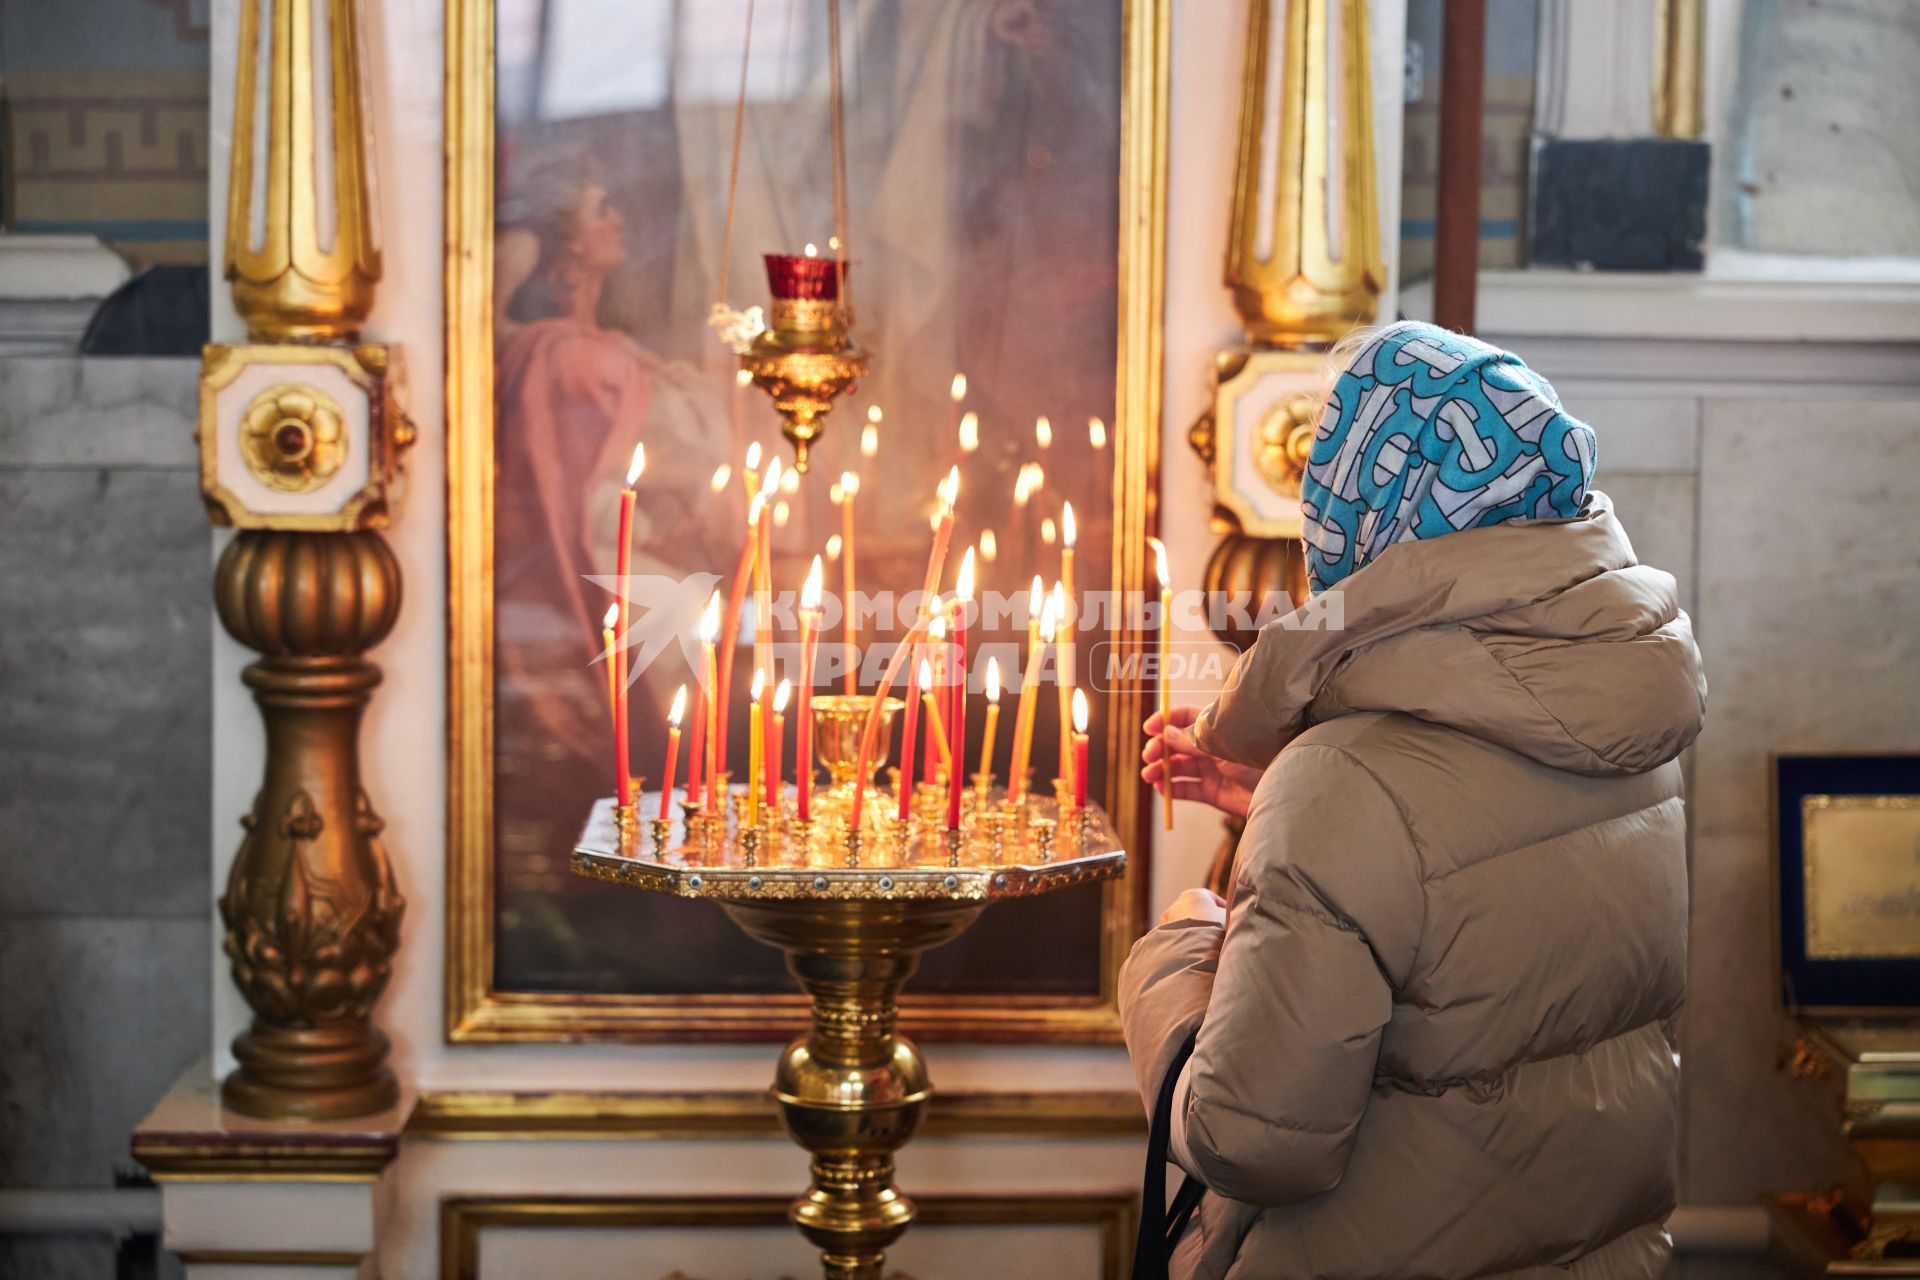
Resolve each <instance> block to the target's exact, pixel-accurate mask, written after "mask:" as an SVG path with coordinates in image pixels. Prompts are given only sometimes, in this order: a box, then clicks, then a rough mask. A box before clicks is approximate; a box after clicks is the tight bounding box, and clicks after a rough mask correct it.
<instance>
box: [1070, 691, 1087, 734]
mask: <svg viewBox="0 0 1920 1280" xmlns="http://www.w3.org/2000/svg"><path fill="white" fill-rule="evenodd" d="M1073 731H1074V732H1075V733H1085V732H1086V731H1087V691H1086V690H1085V689H1075V690H1074V691H1073Z"/></svg>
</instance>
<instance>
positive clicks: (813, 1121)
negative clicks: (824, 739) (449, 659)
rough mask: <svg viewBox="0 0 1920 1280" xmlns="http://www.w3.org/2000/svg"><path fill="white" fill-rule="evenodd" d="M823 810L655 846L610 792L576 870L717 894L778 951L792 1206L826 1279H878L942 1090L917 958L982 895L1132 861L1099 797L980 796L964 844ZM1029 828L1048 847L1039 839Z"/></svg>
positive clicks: (964, 920)
mask: <svg viewBox="0 0 1920 1280" xmlns="http://www.w3.org/2000/svg"><path fill="white" fill-rule="evenodd" d="M876 798H877V797H876ZM654 803H655V805H656V806H657V804H658V800H657V797H656V799H655V801H654ZM642 807H643V808H644V802H643V803H642ZM824 807H826V808H827V809H828V810H829V811H830V812H829V814H828V815H826V816H822V817H819V818H816V820H815V821H813V822H810V823H808V824H806V825H805V826H804V827H801V826H799V824H797V823H792V822H788V821H786V820H785V819H784V818H781V817H777V816H769V818H768V819H767V822H766V825H765V826H763V827H762V828H759V829H754V828H748V829H747V830H746V831H745V832H741V831H739V830H738V829H737V828H735V829H733V830H732V831H731V832H729V831H728V830H727V829H726V827H725V826H724V819H722V820H721V821H720V822H717V823H700V822H698V821H696V823H695V827H694V833H693V836H692V838H691V839H689V838H688V837H687V835H686V831H685V827H684V825H683V824H682V823H679V822H676V823H675V824H674V827H675V830H676V832H677V833H678V836H679V840H678V843H675V844H673V845H672V847H670V848H666V849H656V848H655V845H654V843H653V842H652V841H645V842H643V841H641V840H640V839H638V838H637V835H636V833H635V831H634V824H632V823H631V822H624V823H623V822H621V821H620V820H619V819H618V818H617V816H616V813H615V805H614V803H613V802H612V801H611V800H603V801H602V802H601V803H600V805H599V806H598V807H597V808H596V809H595V811H594V813H593V816H592V818H591V820H590V821H589V823H588V826H587V829H586V831H585V832H584V833H583V834H582V836H581V839H580V846H579V847H578V848H577V849H576V850H575V851H574V855H573V869H574V870H575V871H576V872H577V873H579V874H581V875H585V876H591V877H593V878H595V879H600V880H607V881H611V882H612V883H615V884H623V885H629V886H631V887H633V888H637V889H645V890H648V891H651V892H655V893H671V894H676V895H678V896H680V897H683V898H707V899H710V900H712V901H715V902H718V903H719V904H720V905H721V907H722V908H723V909H724V910H725V911H726V913H727V914H728V916H730V917H731V918H732V919H733V921H734V923H736V924H738V925H739V926H740V927H741V928H742V929H744V930H745V931H746V932H747V934H748V936H750V937H752V938H754V939H755V940H757V941H759V942H763V943H765V944H767V945H768V946H772V947H778V948H780V949H781V950H782V951H784V952H785V953H786V956H787V967H788V968H789V969H790V970H791V971H792V973H793V976H794V978H795V979H796V980H797V981H798V982H799V984H800V987H801V989H802V990H803V991H805V993H806V994H807V995H808V996H809V997H810V998H811V999H812V1002H813V1026H812V1029H811V1030H810V1031H809V1032H808V1033H807V1034H805V1035H803V1036H801V1037H799V1038H798V1039H796V1040H794V1041H793V1043H791V1044H789V1045H788V1046H787V1047H786V1049H785V1050H784V1051H783V1052H782V1053H781V1055H780V1061H779V1065H778V1066H777V1068H776V1069H775V1071H774V1083H773V1094H774V1098H775V1099H776V1101H777V1102H778V1103H779V1105H780V1111H781V1115H782V1118H783V1120H784V1122H785V1125H786V1129H787V1132H788V1134H789V1135H791V1136H792V1138H793V1140H794V1141H795V1142H796V1143H798V1144H799V1145H800V1146H801V1147H804V1148H805V1149H806V1150H807V1151H808V1152H809V1153H811V1155H812V1157H813V1164H812V1169H813V1179H812V1186H811V1187H810V1189H809V1190H808V1191H807V1192H806V1194H805V1195H803V1196H801V1197H800V1198H799V1199H797V1200H795V1201H794V1202H793V1206H792V1208H791V1209H790V1210H789V1216H790V1217H791V1218H792V1220H793V1222H794V1225H795V1226H797V1227H798V1228H799V1229H800V1232H801V1234H802V1235H804V1236H805V1237H806V1238H807V1239H808V1240H810V1241H811V1242H813V1244H814V1245H815V1246H816V1247H818V1248H819V1250H820V1256H821V1263H822V1271H823V1274H824V1276H825V1277H826V1280H879V1278H880V1274H881V1264H882V1261H883V1260H884V1258H885V1255H886V1249H887V1247H888V1246H889V1245H891V1244H892V1243H893V1242H894V1241H895V1240H897V1239H899V1238H900V1236H901V1234H902V1233H903V1232H905V1231H906V1229H907V1226H908V1224H909V1223H910V1222H912V1220H913V1214H914V1206H913V1201H912V1200H911V1199H909V1198H908V1197H907V1195H906V1194H905V1193H903V1192H902V1191H901V1190H900V1189H899V1188H898V1187H896V1186H895V1185H894V1181H893V1176H894V1153H895V1152H896V1151H898V1150H899V1149H900V1148H901V1147H902V1146H904V1145H905V1144H906V1142H907V1140H908V1139H909V1138H911V1137H912V1136H913V1131H914V1128H915V1126H916V1125H918V1124H919V1121H920V1115H921V1112H922V1111H923V1110H924V1108H925V1107H926V1102H927V1098H928V1096H929V1094H930V1093H931V1092H932V1090H931V1086H930V1084H929V1082H928V1078H927V1063H926V1059H925V1057H923V1056H922V1054H921V1052H920V1050H919V1049H918V1048H917V1047H916V1046H915V1045H914V1044H913V1042H912V1041H910V1040H908V1039H906V1038H905V1037H903V1036H901V1035H899V1034H897V1033H896V1032H895V1030H894V1022H895V1019H896V1017H897V1015H898V1012H899V997H900V987H901V985H902V984H903V983H905V982H906V981H907V979H908V978H910V977H911V976H912V975H913V972H914V970H915V969H916V968H917V967H918V966H919V963H920V956H921V953H922V952H924V951H926V950H928V949H929V948H931V947H937V946H939V945H940V944H941V943H943V942H947V941H949V940H951V939H953V938H954V937H956V936H958V935H959V934H960V932H961V931H962V930H964V929H965V928H966V927H967V926H968V925H969V924H971V923H972V922H973V920H974V919H975V917H977V916H978V915H979V914H980V913H981V912H982V911H983V910H985V909H986V908H987V906H988V905H989V904H991V903H993V902H996V901H999V900H1001V899H1005V898H1024V897H1033V896H1036V895H1039V894H1043V893H1048V892H1051V891H1052V890H1055V889H1063V888H1067V887H1069V886H1072V885H1077V884H1085V883H1088V882H1091V881H1095V880H1104V879H1108V878H1110V877H1113V876H1117V875H1119V874H1120V873H1121V871H1122V870H1124V869H1125V866H1126V858H1127V855H1126V853H1125V852H1124V851H1122V850H1121V849H1120V847H1119V844H1118V842H1117V840H1116V839H1115V837H1114V833H1113V829H1112V827H1111V826H1110V825H1109V824H1108V822H1107V820H1106V816H1105V814H1104V813H1102V812H1101V811H1100V810H1099V808H1098V807H1089V808H1088V809H1086V810H1084V811H1080V812H1076V813H1068V814H1066V815H1061V814H1060V813H1059V812H1058V810H1057V807H1056V805H1055V803H1054V802H1052V801H1047V800H1041V799H1038V798H1029V799H1028V800H1027V801H1026V802H1025V804H1024V805H1022V806H1019V807H1014V806H1010V805H1007V804H1006V803H1005V802H1004V800H1002V799H999V798H998V797H997V796H996V795H985V796H982V797H980V798H979V799H977V800H976V801H975V802H974V804H973V806H972V809H973V812H970V814H969V816H968V820H967V822H966V823H965V824H964V825H963V827H962V829H961V831H960V833H959V839H958V840H950V839H949V838H948V833H947V832H945V831H944V830H928V829H924V824H919V823H914V824H910V826H909V828H908V829H907V830H905V831H902V830H901V829H900V827H899V826H898V825H897V824H895V823H894V822H893V821H892V820H891V819H889V820H888V821H887V822H886V823H885V824H883V825H875V826H871V827H868V828H867V829H864V830H857V831H855V832H854V833H853V834H852V835H851V836H850V835H849V834H848V830H847V826H846V824H845V822H844V821H839V822H837V823H836V821H835V820H834V819H833V817H832V816H831V810H832V809H833V808H834V805H833V801H832V798H831V797H829V798H828V800H827V803H826V805H825V806H824ZM879 807H882V806H879V805H876V806H875V808H876V809H877V808H879ZM656 811H657V809H656ZM1036 828H1038V829H1039V830H1041V831H1042V832H1044V833H1045V835H1046V837H1047V841H1046V844H1045V845H1040V844H1037V843H1036V842H1035V841H1034V840H1033V839H1032V838H1031V837H1030V835H1029V832H1032V831H1034V830H1035V829H1036ZM743 835H745V836H751V837H753V838H752V839H751V840H749V841H744V842H743V840H742V839H741V837H742V836H743ZM743 843H744V844H747V845H751V846H752V847H753V857H752V860H751V861H749V858H748V854H747V851H746V849H745V848H743ZM850 863H852V864H855V865H849V864H850Z"/></svg>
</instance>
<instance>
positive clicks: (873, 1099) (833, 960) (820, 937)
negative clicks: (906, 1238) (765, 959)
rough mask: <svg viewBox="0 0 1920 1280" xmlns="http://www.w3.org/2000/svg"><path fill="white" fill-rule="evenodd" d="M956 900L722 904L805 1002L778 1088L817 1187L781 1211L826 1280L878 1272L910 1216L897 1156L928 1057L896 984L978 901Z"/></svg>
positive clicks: (922, 1099) (926, 1091)
mask: <svg viewBox="0 0 1920 1280" xmlns="http://www.w3.org/2000/svg"><path fill="white" fill-rule="evenodd" d="M984 905H985V904H984V903H980V902H954V901H852V902H845V901H827V902H822V901H784V902H782V901H768V902H753V903H745V902H729V903H727V904H726V911H727V914H728V915H730V916H732V917H733V919H734V921H735V923H737V924H738V925H739V926H740V927H741V928H742V929H744V930H746V932H747V933H748V934H749V935H751V936H752V937H754V938H755V939H757V940H759V941H760V942H764V943H766V944H768V945H769V946H774V947H778V948H780V949H781V950H783V951H784V952H786V955H787V965H788V968H789V969H791V970H792V972H793V975H794V977H795V978H797V979H798V980H799V983H800V986H801V988H802V990H804V991H805V992H806V993H807V995H808V996H809V997H811V998H812V1001H813V1028H812V1030H811V1031H810V1032H808V1033H807V1034H806V1035H804V1036H802V1037H800V1038H799V1039H797V1040H795V1041H794V1042H793V1043H792V1044H790V1045H788V1046H787V1049H786V1051H785V1053H783V1054H782V1055H781V1058H780V1064H779V1067H778V1068H777V1070H776V1072H775V1075H774V1085H773V1090H774V1096H775V1097H776V1099H778V1101H779V1104H780V1111H781V1116H782V1119H783V1120H784V1121H785V1124H786V1128H787V1132H788V1134H790V1135H791V1136H792V1138H793V1140H794V1141H795V1142H797V1143H798V1144H800V1146H802V1147H804V1148H805V1149H806V1150H807V1151H808V1152H809V1153H811V1154H812V1156H813V1161H812V1173H813V1185H812V1187H811V1188H810V1189H809V1190H808V1191H807V1193H806V1194H805V1195H803V1196H801V1197H800V1198H799V1199H798V1200H795V1201H794V1202H793V1205H792V1207H791V1208H790V1209H789V1211H788V1216H789V1217H790V1218H791V1219H792V1220H793V1222H794V1225H796V1226H797V1227H799V1229H800V1232H801V1234H803V1235H804V1236H806V1237H807V1239H808V1240H810V1241H812V1242H813V1244H814V1245H815V1246H816V1247H818V1248H819V1249H820V1258H821V1264H822V1269H823V1272H822V1273H823V1275H824V1276H825V1278H826V1280H880V1275H881V1267H882V1264H883V1262H884V1260H885V1257H886V1250H887V1247H888V1246H889V1245H891V1244H892V1243H893V1242H894V1241H896V1240H898V1239H899V1238H900V1236H901V1234H902V1233H903V1232H905V1231H906V1229H907V1225H908V1224H909V1223H910V1222H912V1220H913V1215H914V1205H913V1201H912V1200H911V1199H909V1198H908V1197H907V1196H906V1195H905V1194H904V1193H903V1192H902V1191H901V1190H900V1189H899V1188H898V1187H897V1186H895V1185H894V1180H893V1179H894V1153H895V1152H897V1151H898V1150H899V1149H900V1148H901V1147H902V1146H904V1145H906V1142H907V1140H908V1139H909V1138H911V1137H912V1136H913V1131H914V1129H915V1127H916V1126H917V1125H918V1124H919V1123H920V1116H921V1112H922V1111H923V1110H924V1108H925V1107H926V1102H927V1098H928V1096H929V1095H930V1094H931V1092H932V1090H931V1087H930V1086H929V1084H928V1082H927V1064H926V1060H925V1059H924V1058H923V1057H922V1056H921V1054H920V1050H919V1049H918V1048H916V1047H915V1046H914V1044H913V1042H912V1041H910V1040H907V1039H906V1038H905V1037H903V1036H900V1035H898V1034H896V1033H895V1031H894V1022H895V1019H896V1018H897V1017H898V1014H899V999H900V987H901V984H902V983H904V982H905V981H906V980H907V979H908V978H909V977H911V976H912V974H913V972H914V970H915V969H917V968H918V967H919V964H920V956H921V953H923V952H924V951H926V950H927V949H928V948H930V947H935V946H938V945H940V944H941V943H943V942H947V941H949V940H950V939H952V938H954V937H955V936H957V935H958V934H959V933H960V932H961V931H962V930H964V929H965V928H966V927H967V926H968V925H969V924H971V923H972V922H973V920H974V918H975V917H976V916H978V915H979V914H980V911H981V910H982V908H983V907H984Z"/></svg>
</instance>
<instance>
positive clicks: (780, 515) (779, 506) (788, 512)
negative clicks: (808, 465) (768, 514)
mask: <svg viewBox="0 0 1920 1280" xmlns="http://www.w3.org/2000/svg"><path fill="white" fill-rule="evenodd" d="M787 474H789V475H791V474H793V473H792V472H788V473H787ZM791 519H793V508H792V507H789V506H788V505H787V500H786V499H785V498H782V499H780V501H778V502H776V503H774V504H773V527H774V528H776V529H784V528H786V527H787V521H789V520H791Z"/></svg>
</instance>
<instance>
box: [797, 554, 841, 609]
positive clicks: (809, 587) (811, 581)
mask: <svg viewBox="0 0 1920 1280" xmlns="http://www.w3.org/2000/svg"><path fill="white" fill-rule="evenodd" d="M827 545H829V546H831V545H833V544H832V543H828V544H827ZM825 579H826V570H825V569H823V568H822V567H821V565H820V557H819V556H815V557H814V558H813V568H812V569H810V570H808V571H807V581H806V585H805V586H803V587H801V588H800V607H801V608H802V609H806V610H808V611H812V610H814V609H818V608H819V607H820V585H821V583H822V582H824V581H825Z"/></svg>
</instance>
